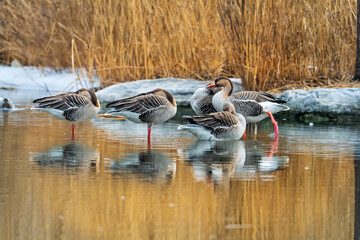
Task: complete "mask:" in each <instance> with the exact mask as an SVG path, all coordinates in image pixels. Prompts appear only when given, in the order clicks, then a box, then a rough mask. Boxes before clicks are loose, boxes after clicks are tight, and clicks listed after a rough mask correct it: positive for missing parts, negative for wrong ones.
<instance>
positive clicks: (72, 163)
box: [30, 142, 99, 168]
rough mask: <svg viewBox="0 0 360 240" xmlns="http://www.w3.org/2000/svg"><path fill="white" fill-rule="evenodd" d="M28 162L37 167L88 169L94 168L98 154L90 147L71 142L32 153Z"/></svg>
mask: <svg viewBox="0 0 360 240" xmlns="http://www.w3.org/2000/svg"><path fill="white" fill-rule="evenodd" d="M30 161H32V162H35V163H37V164H39V165H49V166H57V167H68V168H89V167H94V166H96V163H97V162H98V161H99V154H98V152H97V151H96V150H94V149H92V148H90V147H87V146H84V145H82V144H79V143H76V142H71V143H70V144H67V145H60V146H54V147H52V148H51V149H50V151H47V152H40V153H33V154H32V155H31V157H30Z"/></svg>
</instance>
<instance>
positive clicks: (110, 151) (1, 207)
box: [0, 101, 360, 239]
mask: <svg viewBox="0 0 360 240" xmlns="http://www.w3.org/2000/svg"><path fill="white" fill-rule="evenodd" d="M28 103H29V102H28V101H25V102H23V106H25V105H27V104H28ZM280 118H283V117H280ZM278 120H279V122H280V136H279V137H278V138H275V137H274V136H273V135H271V134H270V133H272V132H273V129H272V127H271V122H270V120H269V119H267V120H265V121H263V123H262V124H261V125H260V126H259V128H258V134H257V135H254V134H248V136H247V139H246V141H234V142H199V141H196V140H195V139H194V138H193V137H192V136H191V135H190V134H188V133H186V132H179V131H178V130H177V126H178V124H179V123H180V122H178V121H176V120H172V121H170V122H167V123H165V124H162V125H157V126H155V127H154V128H153V134H152V139H153V141H152V149H151V150H148V149H147V143H146V133H147V132H146V130H147V129H146V126H145V125H136V124H133V123H130V122H127V121H119V120H113V119H104V118H100V117H99V118H96V119H93V120H91V121H88V122H83V123H80V124H78V125H77V129H76V140H75V141H74V142H72V141H71V124H70V123H69V122H65V121H58V120H56V119H54V118H52V117H51V116H50V115H47V114H46V113H42V112H38V111H31V110H18V111H8V112H5V111H2V112H0V142H1V144H0V164H1V165H0V212H1V217H0V239H354V238H355V239H357V238H358V237H359V229H360V216H359V214H360V207H359V205H360V178H359V177H360V141H359V140H360V129H359V126H358V120H359V119H353V120H349V121H348V122H347V123H343V124H341V123H338V124H332V125H317V124H315V125H314V126H309V125H304V124H300V123H296V122H290V121H289V120H286V119H279V118H278ZM358 161H359V162H358ZM356 209H357V211H356Z"/></svg>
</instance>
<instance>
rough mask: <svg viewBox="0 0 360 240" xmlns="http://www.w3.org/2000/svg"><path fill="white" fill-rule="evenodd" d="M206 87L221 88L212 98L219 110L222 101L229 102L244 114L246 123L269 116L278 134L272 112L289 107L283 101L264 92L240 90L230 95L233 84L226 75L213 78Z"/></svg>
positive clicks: (258, 120) (285, 109)
mask: <svg viewBox="0 0 360 240" xmlns="http://www.w3.org/2000/svg"><path fill="white" fill-rule="evenodd" d="M207 87H208V88H213V87H219V88H221V90H220V91H218V92H217V93H216V94H215V95H214V97H213V99H212V103H213V105H214V108H215V109H216V110H220V109H221V107H222V106H223V105H224V103H226V102H230V103H232V104H233V105H234V106H235V110H236V112H238V113H241V114H242V115H244V117H245V119H246V122H247V123H257V122H260V121H262V120H263V119H265V118H266V117H267V116H269V117H270V118H271V121H272V123H273V125H274V129H275V135H278V134H279V130H278V125H277V122H276V121H275V119H274V117H273V114H275V113H278V112H280V111H287V110H289V109H290V108H289V107H288V106H285V105H282V103H285V101H282V100H278V99H276V98H275V97H274V96H273V95H271V94H270V93H265V92H254V91H241V92H238V93H235V94H233V95H231V93H232V91H233V84H232V82H231V81H230V79H228V78H226V77H219V78H217V79H215V80H214V81H213V82H212V83H211V84H209V85H208V86H207Z"/></svg>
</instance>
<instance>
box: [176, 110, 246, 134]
mask: <svg viewBox="0 0 360 240" xmlns="http://www.w3.org/2000/svg"><path fill="white" fill-rule="evenodd" d="M183 117H184V118H186V119H187V120H188V121H189V122H190V124H187V125H181V126H179V127H178V129H179V130H185V131H188V132H190V133H192V134H194V135H195V136H196V137H197V138H198V139H199V140H209V141H211V140H217V141H230V140H239V139H240V138H241V137H242V136H243V135H244V133H245V127H246V120H245V118H244V116H243V115H241V114H239V113H236V112H235V108H234V105H232V104H231V103H225V104H224V106H223V111H221V112H216V113H210V114H206V115H203V116H183Z"/></svg>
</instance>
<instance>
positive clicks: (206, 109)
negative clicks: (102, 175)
mask: <svg viewBox="0 0 360 240" xmlns="http://www.w3.org/2000/svg"><path fill="white" fill-rule="evenodd" d="M220 90H221V89H220V88H217V87H214V88H207V87H204V88H198V89H196V91H195V92H194V94H193V95H192V96H191V98H190V105H191V108H192V109H193V110H194V112H195V113H196V114H197V115H204V114H209V113H214V112H217V111H216V109H215V108H214V106H213V104H212V98H213V96H214V95H215V93H217V92H218V91H220Z"/></svg>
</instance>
